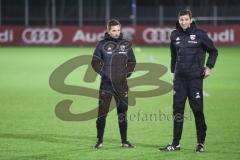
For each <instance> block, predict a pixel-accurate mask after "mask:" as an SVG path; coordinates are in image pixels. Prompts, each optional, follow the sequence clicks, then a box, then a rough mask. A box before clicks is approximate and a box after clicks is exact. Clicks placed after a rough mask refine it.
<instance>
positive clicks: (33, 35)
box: [22, 28, 63, 44]
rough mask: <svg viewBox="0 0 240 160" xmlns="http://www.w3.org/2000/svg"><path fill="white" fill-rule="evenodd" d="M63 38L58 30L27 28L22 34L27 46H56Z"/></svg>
mask: <svg viewBox="0 0 240 160" xmlns="http://www.w3.org/2000/svg"><path fill="white" fill-rule="evenodd" d="M62 38H63V33H62V31H61V30H60V29H58V28H27V29H25V30H24V31H23V33H22V39H23V41H24V42H25V43H27V44H57V43H59V42H60V41H61V40H62Z"/></svg>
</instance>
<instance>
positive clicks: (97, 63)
mask: <svg viewBox="0 0 240 160" xmlns="http://www.w3.org/2000/svg"><path fill="white" fill-rule="evenodd" d="M100 46H101V45H100V44H99V43H98V44H97V46H96V48H95V50H94V53H93V57H92V62H91V65H92V68H93V70H94V71H95V72H97V73H98V74H100V75H101V71H102V67H103V58H102V54H101V49H100Z"/></svg>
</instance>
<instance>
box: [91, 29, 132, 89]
mask: <svg viewBox="0 0 240 160" xmlns="http://www.w3.org/2000/svg"><path fill="white" fill-rule="evenodd" d="M135 65H136V59H135V56H134V53H133V50H132V48H131V43H130V42H129V41H127V40H125V39H123V36H122V34H120V37H119V38H118V39H114V38H112V37H111V36H110V35H109V34H108V33H105V35H104V39H103V40H101V41H99V42H98V44H97V46H96V49H95V51H94V54H93V58H92V67H93V69H94V70H95V71H96V72H97V73H99V74H100V75H101V80H102V83H101V84H103V85H104V84H106V85H109V83H114V84H121V83H124V82H126V78H127V77H129V76H130V75H131V73H132V72H133V70H134V67H135ZM103 88H104V86H103Z"/></svg>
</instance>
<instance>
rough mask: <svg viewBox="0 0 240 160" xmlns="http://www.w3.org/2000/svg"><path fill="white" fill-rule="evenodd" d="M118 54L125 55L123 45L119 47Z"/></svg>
mask: <svg viewBox="0 0 240 160" xmlns="http://www.w3.org/2000/svg"><path fill="white" fill-rule="evenodd" d="M118 53H119V54H126V53H127V52H126V46H125V45H120V46H119V52H118Z"/></svg>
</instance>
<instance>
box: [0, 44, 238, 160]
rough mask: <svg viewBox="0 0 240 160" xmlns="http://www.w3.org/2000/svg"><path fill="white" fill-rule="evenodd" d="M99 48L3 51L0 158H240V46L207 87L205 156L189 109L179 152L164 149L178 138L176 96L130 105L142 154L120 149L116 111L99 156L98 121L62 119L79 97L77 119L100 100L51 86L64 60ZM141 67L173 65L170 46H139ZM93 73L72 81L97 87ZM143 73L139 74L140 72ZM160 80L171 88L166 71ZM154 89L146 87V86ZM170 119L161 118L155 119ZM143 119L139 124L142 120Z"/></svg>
mask: <svg viewBox="0 0 240 160" xmlns="http://www.w3.org/2000/svg"><path fill="white" fill-rule="evenodd" d="M92 51H93V48H36V47H33V48H31V47H30V48H27V47H19V48H18V47H16V48H14V47H13V48H5V47H2V48H0V68H1V69H0V75H1V78H0V91H1V94H0V117H1V120H0V159H3V160H5V159H6V160H7V159H17V160H21V159H24V160H26V159H64V160H67V159H90V160H91V159H104V160H105V159H114V160H115V159H133V160H134V159H136V160H139V159H144V160H145V159H148V160H150V159H168V160H171V159H175V160H176V159H179V160H181V159H211V160H212V159H239V158H240V145H239V144H240V140H239V134H240V125H239V122H240V121H239V120H240V118H239V114H240V110H239V104H240V94H239V91H240V90H239V88H240V85H239V81H240V75H239V68H238V66H239V59H240V54H239V52H240V47H232V48H230V47H229V48H219V57H218V61H217V64H216V67H215V68H214V70H213V73H212V75H211V76H210V77H209V78H207V79H206V80H205V82H204V91H205V92H206V93H205V95H206V96H205V108H204V110H205V117H206V122H207V125H208V131H207V139H206V152H205V153H203V154H196V153H194V148H195V145H196V135H195V132H196V131H195V124H194V117H193V115H192V113H191V111H190V107H189V105H188V104H187V105H186V109H185V115H186V117H187V119H186V120H185V123H184V131H183V137H182V141H181V145H182V150H181V151H180V152H174V153H165V152H160V151H158V148H159V146H162V145H166V144H167V143H169V142H170V141H171V137H172V121H171V114H172V107H171V104H172V92H169V93H167V94H165V95H162V96H157V97H151V98H137V103H136V105H135V106H133V107H132V106H130V107H129V112H128V115H129V116H132V117H131V120H129V129H128V138H129V140H130V141H131V142H132V143H133V144H135V145H136V146H137V148H135V149H131V150H128V149H122V148H120V147H119V146H120V138H119V137H120V136H119V131H118V124H117V118H116V110H114V111H112V112H110V113H109V115H108V118H107V126H106V129H105V136H104V148H103V149H101V150H98V151H96V150H94V149H93V148H92V147H93V145H94V144H95V142H96V138H95V136H96V128H95V119H92V120H89V121H76V122H71V121H70V122H69V121H62V120H60V119H59V118H57V117H56V115H55V112H54V109H55V106H56V104H57V103H58V102H59V101H61V100H63V99H72V100H74V103H73V105H72V107H71V111H72V112H73V113H80V112H84V111H88V110H89V109H92V108H94V106H96V105H97V99H94V98H88V97H84V96H74V95H65V94H61V93H58V92H56V91H54V90H52V89H51V88H50V86H49V77H50V75H51V73H52V72H53V71H54V70H55V69H56V68H57V67H58V66H59V65H61V64H63V63H64V62H65V61H67V60H69V59H71V58H74V57H76V56H79V55H86V54H91V53H92ZM135 54H136V58H137V61H138V62H139V63H141V62H153V63H160V64H163V65H165V66H167V67H169V61H170V56H169V49H168V48H144V47H140V48H138V47H136V48H135ZM85 70H86V67H84V66H83V67H80V68H78V69H76V70H75V71H74V72H72V73H71V74H70V75H69V77H68V78H67V79H66V82H67V83H69V84H73V85H76V86H83V85H84V86H89V87H92V88H95V89H98V86H99V78H98V79H97V81H95V82H94V83H91V84H88V83H86V82H84V81H83V80H82V76H83V74H84V73H85ZM135 74H137V73H135ZM160 79H162V80H165V81H167V82H170V83H171V79H172V75H171V74H170V73H169V72H167V73H166V74H165V75H164V76H162V77H161V78H160ZM143 89H146V90H148V89H147V87H145V88H143ZM159 112H161V113H163V114H162V117H158V119H151V118H150V115H151V114H155V113H159ZM136 115H138V118H136ZM129 118H130V117H129Z"/></svg>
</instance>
